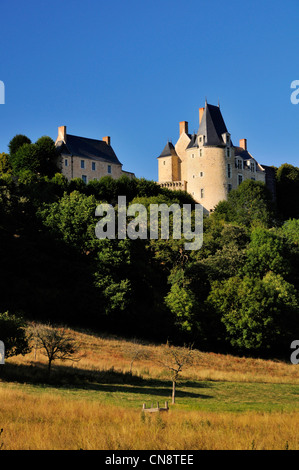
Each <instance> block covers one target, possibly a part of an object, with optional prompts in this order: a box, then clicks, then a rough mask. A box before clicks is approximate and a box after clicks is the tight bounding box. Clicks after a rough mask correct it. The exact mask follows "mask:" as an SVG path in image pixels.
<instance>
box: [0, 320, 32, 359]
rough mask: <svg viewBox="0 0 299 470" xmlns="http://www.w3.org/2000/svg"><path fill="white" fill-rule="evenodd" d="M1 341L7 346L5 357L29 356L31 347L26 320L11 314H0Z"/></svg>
mask: <svg viewBox="0 0 299 470" xmlns="http://www.w3.org/2000/svg"><path fill="white" fill-rule="evenodd" d="M0 340H1V341H3V343H4V346H5V357H10V356H17V355H19V354H22V355H24V354H27V353H28V352H29V351H30V347H29V345H28V338H27V335H26V322H25V320H24V319H23V318H22V317H20V316H17V315H13V314H11V313H9V312H4V313H0Z"/></svg>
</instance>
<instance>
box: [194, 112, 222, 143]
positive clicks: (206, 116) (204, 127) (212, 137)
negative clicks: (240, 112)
mask: <svg viewBox="0 0 299 470" xmlns="http://www.w3.org/2000/svg"><path fill="white" fill-rule="evenodd" d="M226 132H227V128H226V125H225V122H224V120H223V117H222V114H221V111H220V108H219V106H213V105H211V104H208V103H206V105H205V109H204V112H203V116H202V119H201V123H200V125H199V129H198V132H197V135H204V136H205V145H223V144H224V141H223V139H222V137H221V135H222V134H224V133H226Z"/></svg>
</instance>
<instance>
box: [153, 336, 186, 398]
mask: <svg viewBox="0 0 299 470" xmlns="http://www.w3.org/2000/svg"><path fill="white" fill-rule="evenodd" d="M162 354H163V357H160V358H159V359H158V363H159V364H161V365H162V366H163V367H165V369H167V370H168V371H169V373H170V376H171V380H172V401H171V403H172V404H173V405H174V404H175V392H176V384H177V382H178V379H179V375H180V373H181V372H182V370H183V368H184V367H185V366H187V365H191V364H192V363H193V349H192V346H188V347H175V346H170V345H169V344H168V343H167V345H166V347H165V348H164V349H163V353H162Z"/></svg>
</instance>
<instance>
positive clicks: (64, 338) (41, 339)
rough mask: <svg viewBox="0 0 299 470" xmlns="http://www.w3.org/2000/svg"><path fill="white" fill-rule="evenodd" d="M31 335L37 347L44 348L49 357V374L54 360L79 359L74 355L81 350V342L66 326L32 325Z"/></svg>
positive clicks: (30, 328)
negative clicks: (78, 341)
mask: <svg viewBox="0 0 299 470" xmlns="http://www.w3.org/2000/svg"><path fill="white" fill-rule="evenodd" d="M28 333H29V337H30V339H31V340H33V341H34V343H35V348H36V349H42V350H43V353H44V354H45V355H46V356H47V358H48V374H49V375H50V373H51V365H52V362H53V361H55V360H56V359H60V360H61V361H66V360H71V361H78V360H80V358H78V357H74V354H77V353H78V351H79V344H78V343H77V341H76V340H75V339H74V337H73V336H72V335H71V334H70V333H69V332H68V331H67V330H66V328H53V327H52V326H50V325H41V324H39V325H32V326H31V327H29V331H28Z"/></svg>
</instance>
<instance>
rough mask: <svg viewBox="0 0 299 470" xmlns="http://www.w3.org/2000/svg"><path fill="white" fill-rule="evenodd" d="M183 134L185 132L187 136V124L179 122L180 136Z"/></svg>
mask: <svg viewBox="0 0 299 470" xmlns="http://www.w3.org/2000/svg"><path fill="white" fill-rule="evenodd" d="M183 132H185V134H188V122H187V121H181V122H180V135H182V134H183Z"/></svg>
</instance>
